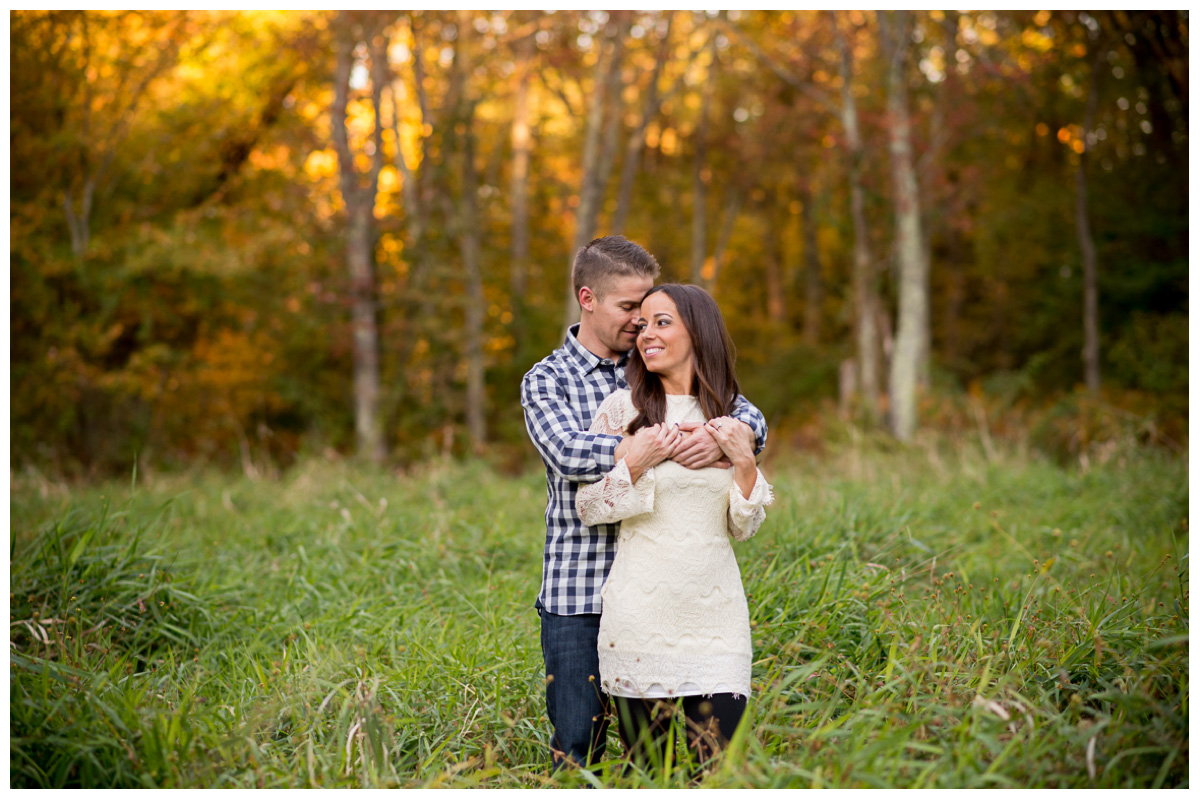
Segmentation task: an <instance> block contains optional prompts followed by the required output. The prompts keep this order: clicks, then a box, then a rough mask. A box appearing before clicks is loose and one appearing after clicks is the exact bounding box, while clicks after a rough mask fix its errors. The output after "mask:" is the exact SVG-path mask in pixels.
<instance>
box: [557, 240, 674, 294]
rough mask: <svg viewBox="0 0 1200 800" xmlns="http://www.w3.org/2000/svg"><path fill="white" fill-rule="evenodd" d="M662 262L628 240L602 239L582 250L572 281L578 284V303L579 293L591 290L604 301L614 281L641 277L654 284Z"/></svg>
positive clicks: (576, 259) (572, 272) (577, 259)
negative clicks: (653, 281) (584, 288)
mask: <svg viewBox="0 0 1200 800" xmlns="http://www.w3.org/2000/svg"><path fill="white" fill-rule="evenodd" d="M659 269H660V268H659V266H658V262H657V261H655V260H654V256H652V255H650V254H649V253H647V252H646V249H645V248H644V247H642V246H641V245H640V244H635V243H634V242H631V241H629V240H628V239H626V238H625V237H624V236H601V237H600V238H599V239H592V240H591V241H590V242H588V243H587V244H586V245H585V246H583V247H581V248H579V252H578V253H576V254H575V264H574V266H573V267H572V269H571V279H572V281H574V284H575V300H576V301H578V300H579V290H580V289H582V288H583V287H585V286H587V287H588V288H590V289H591V290H592V292H593V293H594V294H595V295H596V297H598V298H599V297H603V296H604V294H605V293H606V292H607V291H608V290H609V288H610V287H611V285H612V281H613V279H614V278H627V277H633V276H635V275H640V276H644V277H647V278H649V279H650V280H654V279H655V278H657V277H658V272H659Z"/></svg>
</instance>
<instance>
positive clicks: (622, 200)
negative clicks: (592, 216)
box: [612, 12, 675, 234]
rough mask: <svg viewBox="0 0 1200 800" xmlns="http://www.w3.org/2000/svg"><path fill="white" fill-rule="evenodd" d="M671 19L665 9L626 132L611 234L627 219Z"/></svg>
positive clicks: (654, 107) (621, 230) (655, 110)
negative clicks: (637, 116)
mask: <svg viewBox="0 0 1200 800" xmlns="http://www.w3.org/2000/svg"><path fill="white" fill-rule="evenodd" d="M674 19H675V14H674V12H668V16H667V29H666V31H665V32H664V33H663V37H662V40H661V41H660V42H659V44H658V57H657V58H656V59H655V61H654V69H653V71H652V72H651V73H650V83H649V85H648V86H647V87H646V102H645V104H644V105H643V106H642V117H641V120H640V121H639V122H638V127H637V130H635V131H634V132H633V133H631V134H630V135H629V142H628V144H626V145H625V159H624V161H623V162H622V163H621V184H620V186H619V188H618V190H617V210H616V213H615V214H614V215H613V224H612V230H613V233H620V234H624V232H625V223H626V222H627V221H628V219H629V207H630V204H631V202H632V199H633V179H634V178H635V177H636V176H637V170H638V166H639V162H640V161H641V157H642V147H643V145H644V144H645V142H646V128H647V127H648V126H649V125H650V120H652V119H654V117H655V116H656V115H657V114H658V79H659V76H660V75H661V74H662V68H663V64H665V63H666V61H667V58H668V57H669V56H670V50H669V49H668V45H669V44H670V38H671V23H672V22H673V21H674Z"/></svg>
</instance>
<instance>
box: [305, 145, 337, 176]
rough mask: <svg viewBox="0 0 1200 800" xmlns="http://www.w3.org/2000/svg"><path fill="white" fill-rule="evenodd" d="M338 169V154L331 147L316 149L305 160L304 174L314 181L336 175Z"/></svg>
mask: <svg viewBox="0 0 1200 800" xmlns="http://www.w3.org/2000/svg"><path fill="white" fill-rule="evenodd" d="M337 170H338V161H337V154H336V153H334V152H333V150H331V149H326V150H314V151H313V152H311V153H309V154H308V158H307V159H305V161H304V174H305V175H307V176H308V177H309V179H310V180H312V181H313V182H314V183H317V182H319V181H321V180H324V179H325V178H330V177H335V176H336V175H337Z"/></svg>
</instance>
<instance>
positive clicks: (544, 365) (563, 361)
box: [524, 347, 571, 383]
mask: <svg viewBox="0 0 1200 800" xmlns="http://www.w3.org/2000/svg"><path fill="white" fill-rule="evenodd" d="M570 368H571V361H570V354H569V353H567V349H566V348H565V347H559V348H557V349H555V350H554V351H553V352H551V353H550V355H548V356H546V357H545V358H543V359H542V360H541V361H539V362H537V363H536V364H534V365H533V366H532V367H530V368H529V371H528V372H526V373H525V378H524V381H525V382H526V383H528V382H529V381H530V380H532V379H535V378H547V377H548V378H555V379H558V378H563V377H566V375H567V374H568V371H569V369H570Z"/></svg>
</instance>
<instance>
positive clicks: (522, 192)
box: [508, 34, 534, 350]
mask: <svg viewBox="0 0 1200 800" xmlns="http://www.w3.org/2000/svg"><path fill="white" fill-rule="evenodd" d="M533 44H534V39H533V35H532V34H530V35H529V36H527V37H525V38H524V39H522V40H521V42H520V44H519V45H518V46H517V75H516V80H517V92H516V96H515V97H514V99H513V122H512V149H513V156H512V158H513V161H512V182H511V184H510V194H511V195H512V247H511V254H510V258H511V261H510V264H509V274H508V286H509V294H510V296H511V298H512V315H513V322H512V328H511V332H512V335H513V339H514V341H515V346H514V350H519V349H520V346H521V338H522V333H523V326H524V321H525V311H524V309H525V278H526V275H527V274H528V268H529V197H528V195H529V153H530V147H531V137H530V130H529V80H530V61H531V60H532V59H533Z"/></svg>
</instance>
